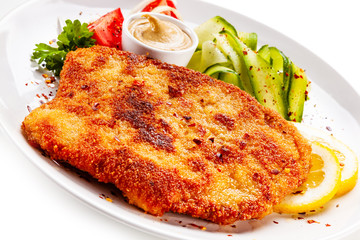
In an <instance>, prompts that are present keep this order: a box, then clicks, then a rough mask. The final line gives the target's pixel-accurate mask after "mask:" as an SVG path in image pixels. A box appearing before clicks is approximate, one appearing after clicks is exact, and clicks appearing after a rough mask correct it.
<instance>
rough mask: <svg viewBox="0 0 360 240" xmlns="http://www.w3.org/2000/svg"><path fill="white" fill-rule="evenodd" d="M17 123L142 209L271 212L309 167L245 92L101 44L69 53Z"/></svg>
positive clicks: (304, 147)
mask: <svg viewBox="0 0 360 240" xmlns="http://www.w3.org/2000/svg"><path fill="white" fill-rule="evenodd" d="M22 129H23V132H24V135H25V136H26V138H27V139H28V141H29V142H30V143H31V144H32V145H34V146H36V147H38V148H41V149H43V150H44V151H45V152H46V153H47V154H48V155H49V156H50V157H51V158H52V159H54V160H61V161H65V162H67V163H69V164H71V165H72V166H74V167H76V168H78V169H80V170H82V171H86V172H88V173H90V175H92V176H93V177H94V178H96V179H98V180H99V181H100V182H105V183H113V184H115V186H116V187H118V188H119V189H120V190H121V191H122V193H123V195H124V196H126V198H127V199H128V201H129V203H130V204H134V205H136V206H138V207H139V208H141V209H143V210H144V211H145V212H148V213H151V214H154V215H162V214H163V213H165V212H168V211H172V212H176V213H182V214H188V215H191V216H193V217H197V218H202V219H207V220H210V221H212V222H215V223H219V224H230V223H233V222H234V221H236V220H247V219H254V218H255V219H258V218H262V217H264V216H266V215H267V214H270V213H271V212H272V208H273V205H275V204H277V203H279V202H280V201H281V200H282V199H283V198H284V196H285V195H287V194H289V193H291V191H292V190H294V189H295V188H297V187H298V186H299V185H301V184H302V182H303V181H304V180H305V179H306V176H307V174H308V172H309V168H310V152H311V147H310V145H309V144H308V142H307V141H306V140H305V139H304V138H303V137H302V136H301V135H300V134H299V132H298V131H297V130H296V128H295V127H294V126H293V125H292V124H291V123H288V122H287V121H286V120H284V119H283V118H282V117H281V116H280V115H279V114H277V113H276V112H274V111H273V110H271V109H268V108H265V107H263V106H261V105H260V104H259V103H258V102H257V101H256V100H255V99H254V98H253V97H251V96H250V95H248V94H247V93H246V92H244V91H242V90H240V89H239V88H237V87H235V86H233V85H230V84H227V83H224V82H222V81H218V80H215V79H213V78H211V77H209V76H207V75H204V74H201V73H199V72H195V71H192V70H189V69H187V68H184V67H178V66H175V65H171V64H167V63H164V62H161V61H159V60H154V59H150V58H147V57H145V56H139V55H135V54H133V53H129V52H123V51H119V50H116V49H112V48H107V47H100V46H95V47H92V48H87V49H78V50H76V51H74V52H70V53H69V54H68V55H67V57H66V61H65V64H64V67H63V70H62V72H61V76H60V85H59V89H58V92H57V94H56V97H55V98H54V99H53V100H51V101H50V102H48V103H46V104H43V105H42V106H41V107H39V108H37V109H35V110H33V111H32V112H31V113H30V114H29V115H28V116H27V117H26V118H25V120H24V122H23V124H22Z"/></svg>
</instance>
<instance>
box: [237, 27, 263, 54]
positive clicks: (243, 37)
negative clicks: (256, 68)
mask: <svg viewBox="0 0 360 240" xmlns="http://www.w3.org/2000/svg"><path fill="white" fill-rule="evenodd" d="M237 34H238V37H239V39H240V41H242V42H243V43H245V44H246V46H248V47H249V48H250V49H251V50H253V51H256V49H257V39H258V36H257V34H256V33H248V32H240V31H238V32H237Z"/></svg>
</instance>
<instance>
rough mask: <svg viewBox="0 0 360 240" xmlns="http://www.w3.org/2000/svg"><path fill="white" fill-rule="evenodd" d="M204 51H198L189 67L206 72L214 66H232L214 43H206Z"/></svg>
mask: <svg viewBox="0 0 360 240" xmlns="http://www.w3.org/2000/svg"><path fill="white" fill-rule="evenodd" d="M202 46H203V47H202V50H198V51H196V52H195V53H194V55H193V56H192V57H191V59H190V61H189V63H188V65H187V67H188V68H191V69H193V70H196V71H199V72H204V71H205V70H206V69H207V68H208V67H210V66H212V65H214V64H222V65H225V66H226V65H230V64H231V63H230V61H229V60H228V59H227V58H226V56H225V55H224V54H223V53H222V52H221V51H220V49H218V48H217V47H216V45H215V43H214V42H213V41H205V42H204V43H203V45H202Z"/></svg>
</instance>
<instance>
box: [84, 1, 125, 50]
mask: <svg viewBox="0 0 360 240" xmlns="http://www.w3.org/2000/svg"><path fill="white" fill-rule="evenodd" d="M123 22H124V17H123V15H122V13H121V9H120V8H117V9H115V10H113V11H111V12H109V13H107V14H105V15H104V16H102V17H100V18H99V19H97V20H96V21H95V22H92V23H90V24H89V26H88V28H89V30H90V31H91V32H94V36H93V38H94V39H95V40H96V44H97V45H101V46H107V47H115V48H117V49H122V46H121V42H122V41H121V38H122V37H121V34H122V25H123Z"/></svg>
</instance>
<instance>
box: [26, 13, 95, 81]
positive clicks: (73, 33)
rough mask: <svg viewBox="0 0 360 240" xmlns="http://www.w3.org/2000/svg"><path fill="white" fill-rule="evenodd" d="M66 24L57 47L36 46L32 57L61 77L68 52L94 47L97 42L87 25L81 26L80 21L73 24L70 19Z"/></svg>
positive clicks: (41, 44)
mask: <svg viewBox="0 0 360 240" xmlns="http://www.w3.org/2000/svg"><path fill="white" fill-rule="evenodd" d="M65 23H66V26H65V27H64V28H63V31H62V32H61V33H60V35H59V36H58V41H57V42H56V44H57V47H53V46H50V45H48V44H45V43H39V44H35V46H36V48H35V49H34V52H33V55H32V56H31V59H33V60H37V62H38V64H41V63H43V62H45V67H46V68H47V69H48V70H49V71H51V72H53V73H54V75H55V76H59V75H60V71H61V69H62V67H63V65H64V61H65V57H66V54H67V53H68V52H70V51H73V50H76V49H77V48H86V47H91V46H94V45H95V41H96V40H95V39H92V38H91V37H92V36H93V34H94V33H93V32H90V31H89V29H88V24H87V23H83V24H81V23H80V21H79V20H75V21H74V22H72V21H71V20H69V19H68V20H66V21H65Z"/></svg>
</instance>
